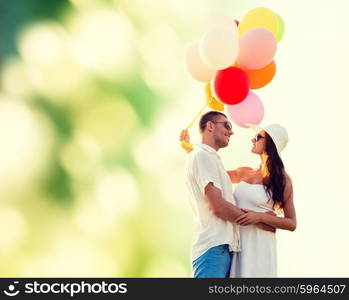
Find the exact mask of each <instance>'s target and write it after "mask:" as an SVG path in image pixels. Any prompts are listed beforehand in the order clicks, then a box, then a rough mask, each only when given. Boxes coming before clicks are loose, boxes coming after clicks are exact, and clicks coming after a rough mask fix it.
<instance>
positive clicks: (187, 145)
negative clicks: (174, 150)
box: [179, 141, 194, 152]
mask: <svg viewBox="0 0 349 300" xmlns="http://www.w3.org/2000/svg"><path fill="white" fill-rule="evenodd" d="M179 144H180V145H181V147H182V148H183V149H184V150H185V151H187V152H190V151H192V150H193V149H194V147H193V145H192V144H190V143H188V142H186V141H180V142H179Z"/></svg>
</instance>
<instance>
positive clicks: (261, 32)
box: [236, 28, 276, 70]
mask: <svg viewBox="0 0 349 300" xmlns="http://www.w3.org/2000/svg"><path fill="white" fill-rule="evenodd" d="M275 52H276V39H275V36H274V34H272V33H271V32H270V31H269V30H267V29H264V28H254V29H251V30H249V31H247V32H246V33H245V34H244V35H243V36H242V37H241V38H240V41H239V56H238V58H237V60H236V62H237V63H238V64H239V65H240V66H241V67H243V68H246V69H250V70H256V69H261V68H263V67H265V66H266V65H268V64H269V63H270V62H271V61H272V60H273V58H274V55H275Z"/></svg>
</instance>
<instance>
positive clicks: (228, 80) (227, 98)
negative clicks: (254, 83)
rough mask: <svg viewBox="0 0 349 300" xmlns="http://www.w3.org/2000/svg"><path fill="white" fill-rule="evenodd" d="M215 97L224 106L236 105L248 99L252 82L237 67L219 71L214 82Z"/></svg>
mask: <svg viewBox="0 0 349 300" xmlns="http://www.w3.org/2000/svg"><path fill="white" fill-rule="evenodd" d="M212 85H213V89H214V93H215V96H216V97H217V98H218V99H219V100H220V101H221V102H223V103H224V104H229V105H234V104H238V103H240V102H241V101H242V100H244V99H245V98H246V97H247V94H248V91H249V90H250V80H249V79H248V76H247V74H246V73H245V72H244V71H242V70H241V69H238V68H236V67H229V68H226V69H223V70H220V71H217V72H216V74H215V76H214V78H213V81H212Z"/></svg>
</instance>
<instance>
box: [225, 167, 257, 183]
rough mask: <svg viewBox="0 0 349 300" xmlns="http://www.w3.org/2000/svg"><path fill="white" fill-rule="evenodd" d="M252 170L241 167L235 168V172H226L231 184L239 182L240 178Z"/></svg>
mask: <svg viewBox="0 0 349 300" xmlns="http://www.w3.org/2000/svg"><path fill="white" fill-rule="evenodd" d="M251 170H252V168H249V167H241V168H237V169H235V170H229V171H227V173H228V175H229V178H230V181H231V183H239V182H240V181H241V178H243V177H244V174H246V172H247V171H251Z"/></svg>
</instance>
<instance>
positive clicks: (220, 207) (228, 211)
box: [205, 182, 244, 223]
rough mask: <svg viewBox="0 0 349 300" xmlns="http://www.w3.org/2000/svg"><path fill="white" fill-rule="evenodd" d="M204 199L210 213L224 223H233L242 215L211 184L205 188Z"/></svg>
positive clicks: (241, 212)
mask: <svg viewBox="0 0 349 300" xmlns="http://www.w3.org/2000/svg"><path fill="white" fill-rule="evenodd" d="M205 198H206V200H207V202H208V205H209V209H210V210H211V211H212V213H213V214H214V215H216V216H217V217H218V218H220V219H223V220H224V221H229V222H232V223H234V221H235V219H236V218H237V217H239V216H241V215H243V214H244V212H243V211H242V210H241V209H240V208H238V207H236V206H235V205H234V204H232V203H230V202H228V201H226V200H225V199H224V198H223V196H222V192H221V190H220V189H219V188H216V187H215V186H214V185H213V183H212V182H210V183H208V184H207V185H206V187H205Z"/></svg>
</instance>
